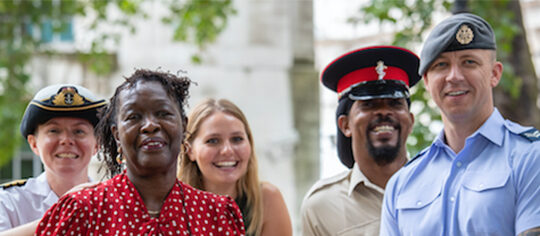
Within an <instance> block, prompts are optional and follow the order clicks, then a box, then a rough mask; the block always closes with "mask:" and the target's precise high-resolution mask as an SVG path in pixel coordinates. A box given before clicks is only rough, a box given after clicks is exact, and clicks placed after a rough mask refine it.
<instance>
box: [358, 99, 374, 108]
mask: <svg viewBox="0 0 540 236" xmlns="http://www.w3.org/2000/svg"><path fill="white" fill-rule="evenodd" d="M373 106H375V104H374V101H372V100H365V101H362V102H361V103H360V108H362V109H370V108H372V107H373Z"/></svg>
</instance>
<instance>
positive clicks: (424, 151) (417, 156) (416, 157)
mask: <svg viewBox="0 0 540 236" xmlns="http://www.w3.org/2000/svg"><path fill="white" fill-rule="evenodd" d="M428 150H429V147H428V148H425V149H424V150H422V151H420V152H419V153H418V154H416V156H414V157H413V158H412V159H411V160H409V161H408V162H407V163H406V164H405V166H407V165H409V164H411V163H412V162H413V161H416V159H418V158H419V157H420V156H422V155H424V153H426V152H427V151H428Z"/></svg>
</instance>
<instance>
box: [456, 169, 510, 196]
mask: <svg viewBox="0 0 540 236" xmlns="http://www.w3.org/2000/svg"><path fill="white" fill-rule="evenodd" d="M509 177H510V172H509V171H492V172H490V173H489V175H487V174H486V173H485V172H477V171H471V172H469V173H467V174H465V176H464V178H463V186H464V187H465V188H467V189H469V190H472V191H476V192H481V191H484V190H488V189H495V188H500V187H503V186H504V185H506V182H507V181H508V178H509Z"/></svg>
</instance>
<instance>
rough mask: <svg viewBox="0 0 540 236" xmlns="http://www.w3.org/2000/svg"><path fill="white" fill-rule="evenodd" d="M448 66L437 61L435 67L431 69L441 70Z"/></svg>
mask: <svg viewBox="0 0 540 236" xmlns="http://www.w3.org/2000/svg"><path fill="white" fill-rule="evenodd" d="M447 65H448V63H447V62H445V61H435V62H434V63H433V65H432V66H431V69H441V68H445V67H446V66H447Z"/></svg>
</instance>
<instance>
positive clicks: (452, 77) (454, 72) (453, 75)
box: [446, 64, 465, 82]
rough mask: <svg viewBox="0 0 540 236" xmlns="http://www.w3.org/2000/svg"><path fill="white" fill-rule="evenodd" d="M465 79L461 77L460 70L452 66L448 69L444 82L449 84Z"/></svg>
mask: <svg viewBox="0 0 540 236" xmlns="http://www.w3.org/2000/svg"><path fill="white" fill-rule="evenodd" d="M464 78H465V77H463V72H462V71H461V68H460V67H459V66H458V65H457V64H454V65H452V66H451V67H450V71H449V72H448V76H447V77H446V80H447V81H449V82H452V81H461V80H463V79H464Z"/></svg>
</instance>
